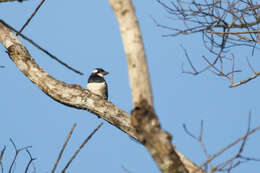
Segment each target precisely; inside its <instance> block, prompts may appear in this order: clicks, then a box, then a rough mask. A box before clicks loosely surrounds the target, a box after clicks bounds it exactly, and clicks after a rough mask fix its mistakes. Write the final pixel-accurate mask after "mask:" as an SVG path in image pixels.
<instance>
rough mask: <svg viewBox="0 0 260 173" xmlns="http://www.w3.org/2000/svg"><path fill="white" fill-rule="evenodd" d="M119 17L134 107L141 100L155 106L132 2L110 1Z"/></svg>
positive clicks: (129, 0)
mask: <svg viewBox="0 0 260 173" xmlns="http://www.w3.org/2000/svg"><path fill="white" fill-rule="evenodd" d="M110 4H111V6H112V8H113V10H114V13H115V15H116V17H117V21H118V23H119V26H120V31H121V36H122V40H123V44H124V49H125V54H126V58H127V63H128V74H129V81H130V88H131V90H132V92H131V93H132V101H133V104H134V107H136V106H138V104H139V102H140V100H146V101H147V103H148V104H149V105H153V96H152V89H151V84H150V79H149V71H148V66H147V63H146V56H145V51H144V46H143V41H142V35H141V32H140V28H139V25H138V21H137V18H136V16H135V11H134V7H133V4H132V2H131V0H125V1H123V0H110Z"/></svg>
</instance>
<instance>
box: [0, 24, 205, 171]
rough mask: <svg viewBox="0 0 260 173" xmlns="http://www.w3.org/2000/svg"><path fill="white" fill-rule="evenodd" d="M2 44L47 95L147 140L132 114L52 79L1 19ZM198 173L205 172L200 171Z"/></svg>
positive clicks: (187, 164) (191, 167) (190, 165)
mask: <svg viewBox="0 0 260 173" xmlns="http://www.w3.org/2000/svg"><path fill="white" fill-rule="evenodd" d="M0 42H1V43H2V44H3V46H4V47H5V48H6V49H7V53H8V55H9V57H10V59H11V60H12V61H13V62H14V63H15V64H16V66H17V67H18V68H19V69H20V71H21V72H22V73H23V74H24V75H25V76H26V77H27V78H28V79H30V80H31V81H32V82H33V83H34V84H35V85H36V86H38V87H39V88H40V89H41V90H42V91H43V92H44V93H45V94H46V95H48V96H49V97H51V98H52V99H54V100H55V101H57V102H59V103H61V104H64V105H67V106H70V107H73V108H76V109H83V110H87V111H89V112H92V113H93V114H95V115H97V116H100V117H102V118H103V119H104V120H106V121H107V122H109V123H110V124H112V125H114V126H115V127H117V128H119V129H121V130H122V131H124V132H125V133H127V134H128V135H130V136H131V137H133V138H135V139H136V140H137V141H139V142H143V140H142V139H140V138H139V136H137V135H136V130H135V128H134V127H133V126H132V124H131V120H130V115H129V114H128V113H126V112H125V111H123V110H121V109H120V108H118V107H116V106H115V105H113V104H112V103H111V102H109V101H106V100H103V99H101V98H100V97H99V96H98V95H95V94H93V93H91V92H89V91H88V90H86V89H84V88H82V87H81V86H79V85H74V84H66V83H64V82H62V81H58V80H56V79H55V78H53V77H52V76H50V75H49V74H48V73H47V72H46V71H45V70H44V69H42V68H41V67H40V66H39V65H38V64H37V63H36V62H35V61H34V59H33V58H32V57H31V55H30V54H29V52H28V51H27V49H26V48H25V47H24V46H23V44H22V43H21V41H20V40H19V39H18V37H17V36H16V35H15V34H14V33H13V32H12V31H11V29H10V28H8V27H7V26H6V25H5V23H4V22H3V21H1V20H0ZM178 154H179V155H180V159H181V161H182V162H183V163H184V164H185V167H186V168H187V169H188V170H189V171H190V172H192V171H193V170H196V169H198V167H197V166H196V165H195V164H193V163H192V162H191V161H190V160H189V159H187V158H186V157H185V156H183V155H182V154H181V153H178ZM198 172H203V171H202V170H201V169H199V171H198Z"/></svg>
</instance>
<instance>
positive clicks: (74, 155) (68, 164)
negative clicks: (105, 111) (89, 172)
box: [61, 123, 103, 173]
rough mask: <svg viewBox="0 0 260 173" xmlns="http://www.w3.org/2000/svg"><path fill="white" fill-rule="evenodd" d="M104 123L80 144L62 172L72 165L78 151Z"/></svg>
mask: <svg viewBox="0 0 260 173" xmlns="http://www.w3.org/2000/svg"><path fill="white" fill-rule="evenodd" d="M102 125H103V123H100V124H99V125H98V126H97V128H95V129H94V130H93V132H92V133H91V134H90V135H89V136H88V137H87V138H86V139H85V140H84V142H83V143H82V144H81V145H80V147H79V148H78V149H77V151H76V152H75V153H74V154H73V156H72V157H71V159H70V160H69V162H68V163H67V164H66V166H65V167H64V169H63V170H62V171H61V172H62V173H65V172H66V170H67V168H68V167H69V166H70V164H71V162H72V161H73V160H74V159H75V158H76V156H77V155H78V153H79V152H80V151H81V149H82V148H83V147H84V146H85V145H86V143H87V142H88V141H89V140H90V139H91V137H92V136H93V135H94V134H95V133H96V132H97V131H98V130H99V128H100V127H101V126H102Z"/></svg>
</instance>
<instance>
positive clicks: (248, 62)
mask: <svg viewBox="0 0 260 173" xmlns="http://www.w3.org/2000/svg"><path fill="white" fill-rule="evenodd" d="M246 61H247V64H248V66H249V68H250V70H251V71H252V72H253V73H254V74H256V72H255V70H254V68H253V66H252V65H251V63H250V61H249V59H248V57H247V56H246Z"/></svg>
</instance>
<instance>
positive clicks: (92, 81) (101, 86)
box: [87, 68, 108, 100]
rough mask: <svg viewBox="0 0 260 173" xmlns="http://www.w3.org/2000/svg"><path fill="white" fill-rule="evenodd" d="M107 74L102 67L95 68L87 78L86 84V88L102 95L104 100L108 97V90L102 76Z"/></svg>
mask: <svg viewBox="0 0 260 173" xmlns="http://www.w3.org/2000/svg"><path fill="white" fill-rule="evenodd" d="M107 74H108V72H106V71H105V70H103V69H102V68H95V69H94V70H93V71H92V73H91V75H90V76H89V78H88V85H87V88H88V90H90V91H91V92H93V93H95V94H97V95H99V96H101V97H103V98H104V99H106V100H107V98H108V91H107V83H106V81H105V79H104V76H105V75H107Z"/></svg>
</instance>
